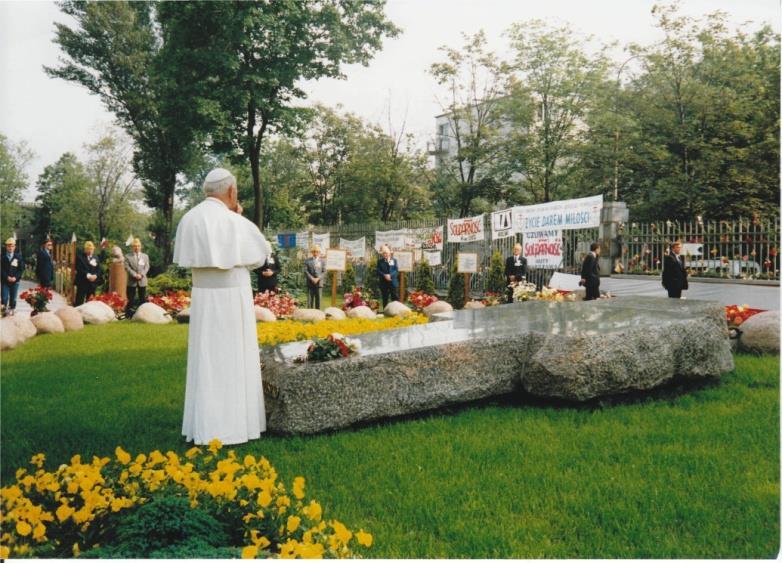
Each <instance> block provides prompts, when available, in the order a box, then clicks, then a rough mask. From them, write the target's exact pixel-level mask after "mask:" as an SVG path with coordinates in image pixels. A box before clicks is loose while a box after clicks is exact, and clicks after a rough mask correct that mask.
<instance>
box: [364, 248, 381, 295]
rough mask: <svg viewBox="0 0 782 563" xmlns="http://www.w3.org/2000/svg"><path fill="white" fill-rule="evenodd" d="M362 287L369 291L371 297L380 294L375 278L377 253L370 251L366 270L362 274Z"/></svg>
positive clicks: (378, 284)
mask: <svg viewBox="0 0 782 563" xmlns="http://www.w3.org/2000/svg"><path fill="white" fill-rule="evenodd" d="M364 289H366V290H368V291H369V295H370V296H371V297H372V298H375V299H377V297H378V296H379V295H380V283H379V281H378V279H377V254H376V253H374V252H373V253H372V256H370V258H369V261H368V262H367V270H366V273H365V274H364Z"/></svg>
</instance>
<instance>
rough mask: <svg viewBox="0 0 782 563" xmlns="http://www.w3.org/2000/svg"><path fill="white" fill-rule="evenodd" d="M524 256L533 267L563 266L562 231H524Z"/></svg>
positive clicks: (550, 267) (549, 267)
mask: <svg viewBox="0 0 782 563" xmlns="http://www.w3.org/2000/svg"><path fill="white" fill-rule="evenodd" d="M524 256H526V257H527V265H528V266H530V267H533V268H544V269H554V268H559V267H560V266H562V231H560V230H550V231H529V232H526V233H524Z"/></svg>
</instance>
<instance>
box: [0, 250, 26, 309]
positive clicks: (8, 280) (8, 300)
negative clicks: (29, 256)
mask: <svg viewBox="0 0 782 563" xmlns="http://www.w3.org/2000/svg"><path fill="white" fill-rule="evenodd" d="M0 270H2V273H1V274H0V275H2V300H3V305H4V306H5V307H7V308H8V311H9V314H10V315H13V314H14V312H15V311H16V294H17V293H18V291H19V281H20V280H21V279H22V273H23V272H24V260H23V259H22V255H21V254H20V253H19V252H17V251H16V239H14V238H9V239H8V240H6V241H5V251H4V252H3V257H2V264H0Z"/></svg>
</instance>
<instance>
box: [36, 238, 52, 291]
mask: <svg viewBox="0 0 782 563" xmlns="http://www.w3.org/2000/svg"><path fill="white" fill-rule="evenodd" d="M53 249H54V244H53V243H52V241H50V240H48V239H47V240H45V241H43V242H42V243H41V248H39V249H38V250H37V251H36V252H35V277H36V278H38V285H39V286H41V287H49V288H50V287H52V282H53V281H54V258H53V257H52V250H53Z"/></svg>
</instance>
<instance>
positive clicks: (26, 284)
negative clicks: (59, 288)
mask: <svg viewBox="0 0 782 563" xmlns="http://www.w3.org/2000/svg"><path fill="white" fill-rule="evenodd" d="M37 285H38V284H37V283H35V282H31V281H27V280H22V281H20V282H19V293H18V294H17V296H16V314H17V315H29V314H30V313H31V312H32V307H30V305H28V304H27V301H25V300H23V299H19V295H21V294H22V292H24V291H27V290H28V289H32V288H34V287H36V286H37ZM67 305H68V303H67V302H66V301H65V297H63V296H62V295H60V294H59V293H57V292H56V291H52V300H51V301H49V306H48V308H49V310H50V311H51V312H54V311H56V310H57V309H59V308H60V307H65V306H67Z"/></svg>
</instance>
